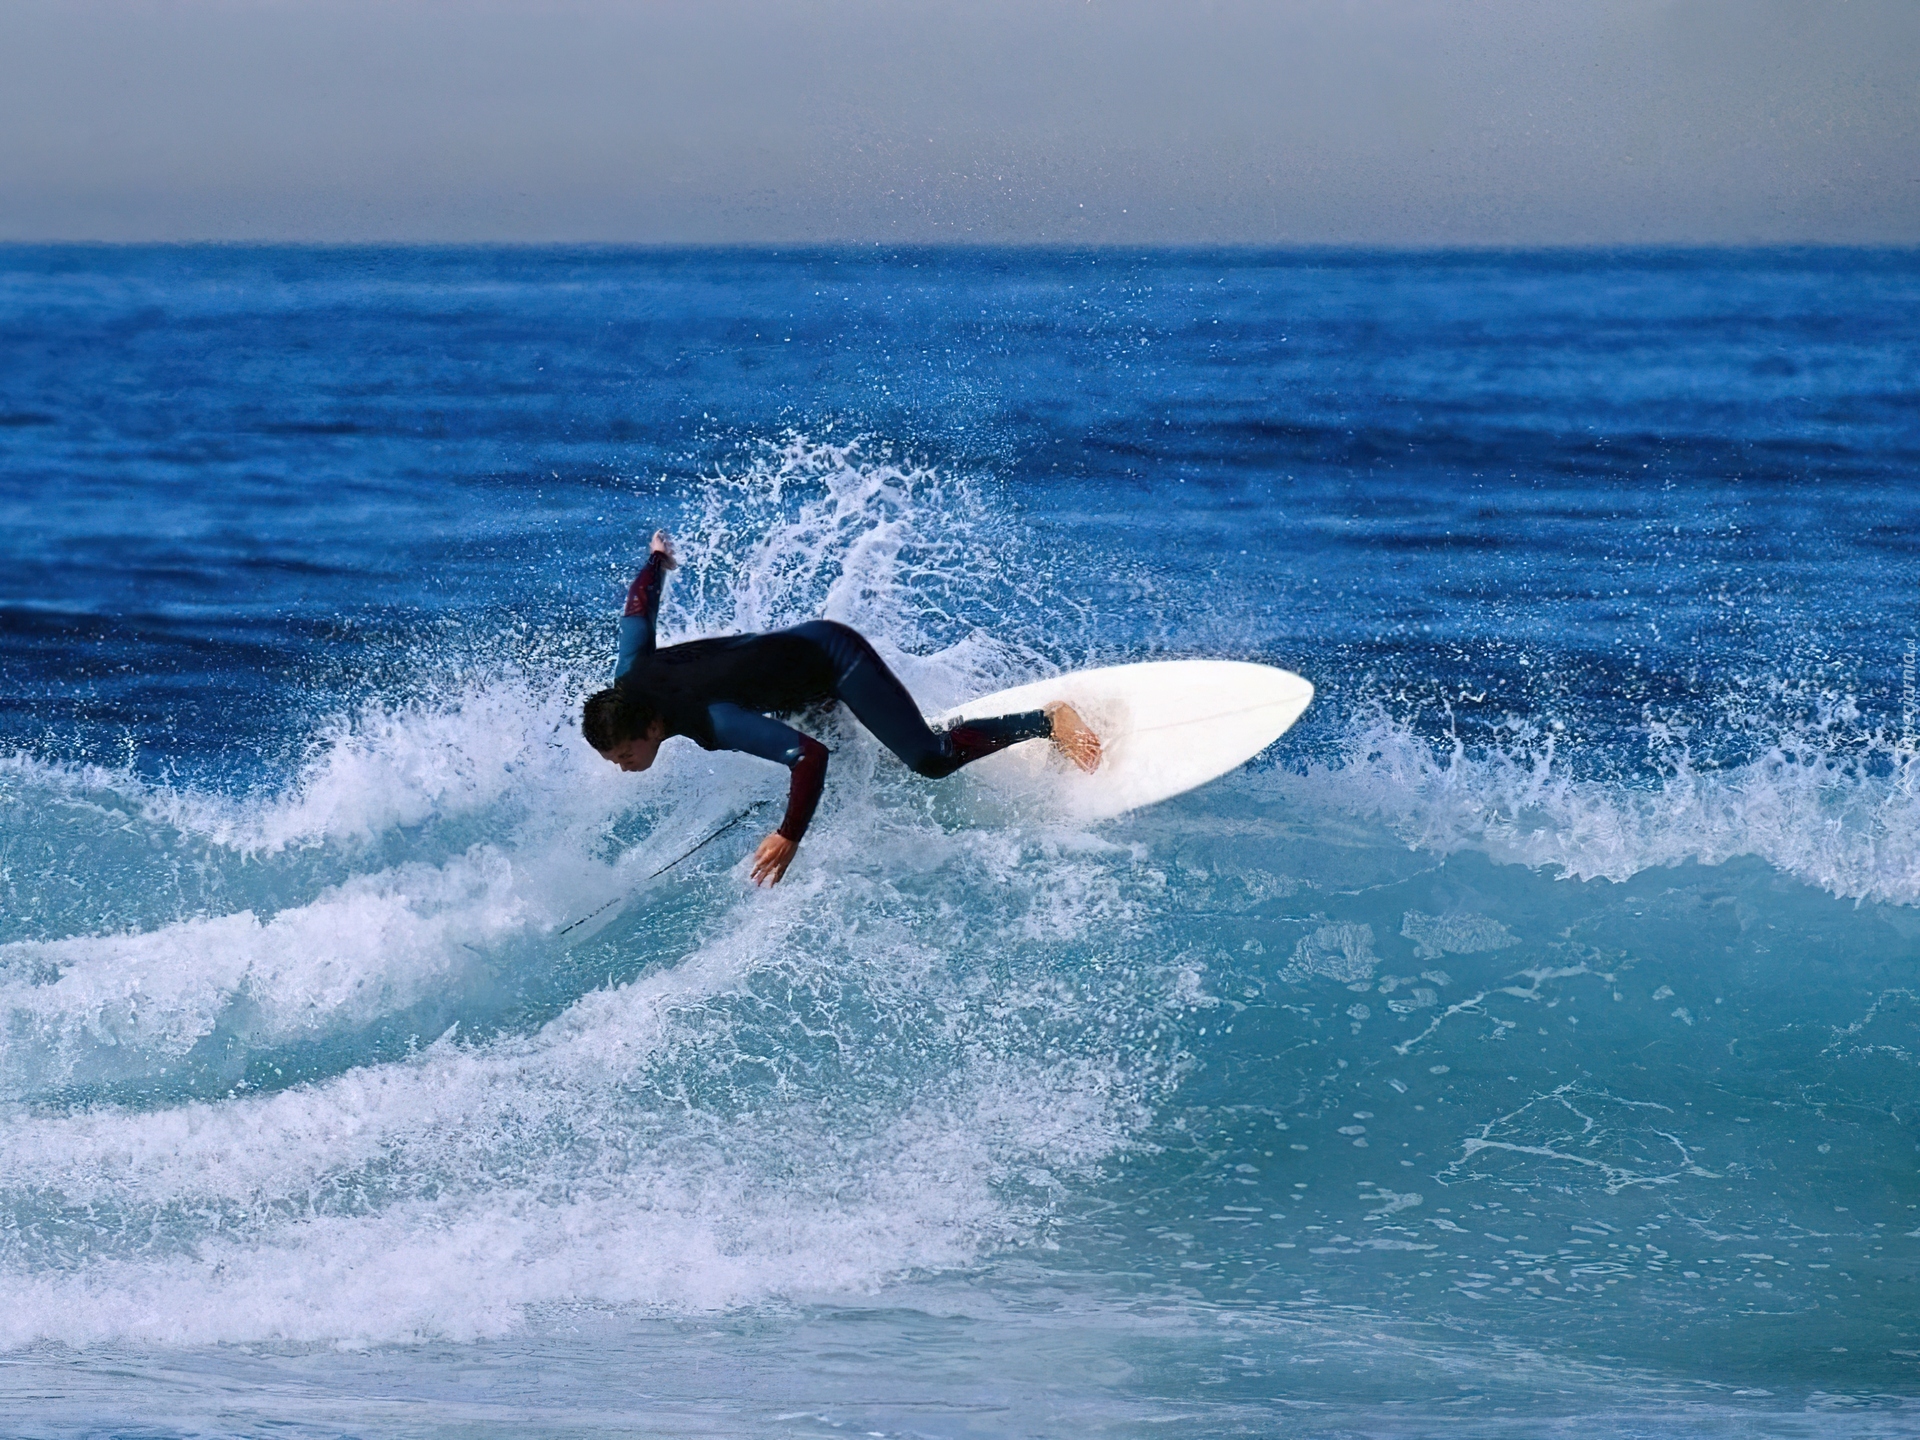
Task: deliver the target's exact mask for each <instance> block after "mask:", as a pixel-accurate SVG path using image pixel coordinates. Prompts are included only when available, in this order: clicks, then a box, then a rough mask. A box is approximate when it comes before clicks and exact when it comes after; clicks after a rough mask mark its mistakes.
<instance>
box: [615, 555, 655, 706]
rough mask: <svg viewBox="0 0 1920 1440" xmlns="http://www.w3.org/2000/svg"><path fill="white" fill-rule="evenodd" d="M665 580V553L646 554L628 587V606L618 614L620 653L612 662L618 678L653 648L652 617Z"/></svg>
mask: <svg viewBox="0 0 1920 1440" xmlns="http://www.w3.org/2000/svg"><path fill="white" fill-rule="evenodd" d="M666 583H667V565H666V557H665V556H663V555H661V554H660V553H659V552H657V551H656V552H655V553H654V554H652V555H649V556H647V563H646V564H645V565H643V566H641V567H640V573H639V574H638V575H636V576H634V577H633V584H631V585H629V586H628V587H627V608H626V610H625V611H623V612H622V613H621V616H620V655H619V658H618V659H617V660H615V661H614V665H613V678H614V679H616V680H618V679H619V678H620V677H621V676H622V675H624V674H626V673H627V671H629V670H631V669H632V668H633V662H634V661H635V660H637V659H639V658H640V657H641V656H642V655H648V654H651V653H652V652H653V621H654V617H655V616H656V615H658V614H659V613H660V591H661V590H662V588H664V587H665V585H666Z"/></svg>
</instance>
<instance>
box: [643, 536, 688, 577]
mask: <svg viewBox="0 0 1920 1440" xmlns="http://www.w3.org/2000/svg"><path fill="white" fill-rule="evenodd" d="M647 553H648V554H649V555H660V556H663V557H665V558H664V560H663V562H662V563H664V564H665V565H666V567H667V569H669V570H678V569H679V568H680V562H679V561H678V560H677V559H675V558H674V554H673V537H672V536H671V535H669V534H667V532H666V531H664V530H656V531H654V532H653V543H652V544H651V545H649V546H648V547H647Z"/></svg>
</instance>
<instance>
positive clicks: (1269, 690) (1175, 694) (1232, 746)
mask: <svg viewBox="0 0 1920 1440" xmlns="http://www.w3.org/2000/svg"><path fill="white" fill-rule="evenodd" d="M1055 700H1064V701H1066V702H1067V704H1069V705H1071V706H1073V708H1074V709H1075V710H1077V711H1078V712H1079V713H1080V717H1081V719H1083V720H1085V721H1086V722H1087V724H1089V725H1091V726H1092V727H1093V729H1094V731H1095V733H1096V734H1098V735H1099V736H1100V743H1101V746H1102V750H1103V753H1102V755H1101V759H1100V768H1099V769H1098V770H1096V771H1095V772H1094V773H1093V774H1091V775H1087V774H1083V773H1082V772H1081V771H1080V770H1078V769H1077V768H1075V766H1074V765H1073V764H1072V763H1071V762H1070V761H1068V760H1067V759H1066V757H1065V756H1063V755H1061V754H1060V752H1059V751H1058V750H1056V749H1054V747H1053V744H1052V742H1051V741H1047V740H1029V741H1025V742H1024V743H1022V744H1019V745H1014V746H1010V747H1009V748H1008V749H1005V750H1002V751H1001V752H1000V753H999V754H998V755H989V756H988V757H987V758H986V759H984V760H977V761H975V762H974V763H973V764H971V765H969V766H968V767H967V768H966V769H965V770H964V771H962V772H961V773H962V774H963V775H967V776H971V777H972V778H973V779H974V780H975V781H977V782H978V783H980V784H982V785H985V786H988V787H990V788H992V789H994V790H998V791H1002V792H1005V793H1007V794H1009V795H1010V796H1019V797H1031V798H1033V799H1036V800H1040V801H1043V802H1044V803H1045V805H1046V808H1047V809H1049V810H1051V811H1053V812H1055V813H1057V814H1060V815H1062V816H1064V817H1067V818H1071V819H1076V820H1101V819H1105V818H1107V817H1108V816H1112V815H1121V814H1125V813H1126V812H1127V811H1129V810H1137V809H1139V808H1140V807H1141V806H1142V805H1152V804H1154V803H1156V802H1158V801H1161V800H1166V799H1169V798H1171V797H1172V796H1175V795H1179V794H1182V793H1183V792H1185V791H1188V790H1191V789H1193V788H1194V787H1196V786H1199V785H1204V784H1206V783H1207V781H1209V780H1215V779H1218V778H1219V777H1220V776H1222V775H1225V774H1226V773H1227V772H1228V771H1230V770H1234V769H1237V768H1238V767H1239V766H1241V765H1243V764H1245V763H1246V762H1247V761H1249V760H1251V759H1252V758H1253V757H1254V756H1255V755H1258V754H1259V753H1260V752H1261V751H1262V750H1264V749H1266V748H1267V746H1269V745H1271V744H1272V743H1273V742H1274V741H1275V740H1278V739H1279V738H1280V737H1281V736H1282V735H1284V734H1285V733H1286V732H1287V730H1288V729H1289V727H1291V726H1292V724H1293V722H1294V721H1296V720H1298V719H1299V718H1300V716H1301V713H1302V712H1303V711H1305V710H1306V708H1307V706H1308V704H1309V703H1310V702H1311V701H1312V700H1313V686H1312V685H1311V684H1310V683H1309V682H1308V681H1306V680H1303V679H1302V678H1301V677H1300V676H1298V675H1295V674H1294V673H1292V672H1291V671H1289V670H1279V669H1275V668H1274V667H1273V666H1271V665H1250V664H1247V663H1245V662H1244V661H1238V660H1159V661H1152V662H1149V663H1147V664H1143V665H1112V666H1108V667H1106V668H1104V669H1100V670H1079V671H1075V672H1074V673H1072V674H1069V675H1056V676H1054V677H1053V678H1052V679H1051V680H1036V681H1035V682H1034V683H1033V684H1031V685H1019V686H1015V687H1014V688H1013V689H1011V690H1002V691H999V692H998V693H997V694H993V695H982V696H981V697H980V698H979V699H978V700H969V701H968V702H967V703H966V704H965V705H961V706H957V707H956V708H954V709H952V710H949V711H947V713H946V714H944V715H941V716H940V717H938V719H937V720H936V721H935V722H934V723H936V724H942V725H950V724H952V723H953V722H955V721H957V720H969V719H978V718H982V717H985V716H989V715H1009V714H1016V713H1018V712H1020V711H1022V710H1038V709H1039V708H1041V707H1042V706H1043V705H1046V704H1048V703H1050V702H1051V701H1055Z"/></svg>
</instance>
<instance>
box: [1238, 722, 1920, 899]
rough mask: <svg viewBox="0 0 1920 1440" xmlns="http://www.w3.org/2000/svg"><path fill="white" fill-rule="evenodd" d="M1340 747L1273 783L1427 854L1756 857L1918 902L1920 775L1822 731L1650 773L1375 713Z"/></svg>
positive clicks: (1669, 756) (1624, 866) (1650, 859)
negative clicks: (1632, 774) (1596, 769)
mask: <svg viewBox="0 0 1920 1440" xmlns="http://www.w3.org/2000/svg"><path fill="white" fill-rule="evenodd" d="M1655 738H1657V737H1655ZM1342 749H1343V754H1342V755H1341V757H1340V758H1339V759H1338V760H1335V761H1331V762H1316V763H1315V764H1313V765H1312V766H1311V767H1309V768H1308V770H1307V772H1306V773H1305V774H1304V775H1297V776H1282V777H1279V779H1278V780H1277V782H1276V783H1278V784H1279V785H1281V786H1282V788H1283V789H1285V790H1286V791H1287V792H1288V793H1290V794H1292V795H1294V796H1296V797H1298V798H1299V799H1301V800H1304V801H1308V802H1310V803H1315V804H1319V805H1324V806H1326V807H1328V808H1331V809H1336V810H1340V811H1344V812H1346V813H1350V814H1358V815H1362V816H1366V817H1370V818H1374V819H1378V820H1381V821H1384V822H1385V823H1386V824H1388V825H1389V826H1391V827H1392V829H1393V830H1394V831H1395V832H1396V833H1397V834H1398V835H1399V836H1401V838H1403V839H1404V840H1405V841H1407V842H1408V843H1409V844H1412V845H1416V846H1419V847H1421V848H1424V849H1430V850H1435V851H1439V852H1441V853H1446V852H1449V851H1454V850H1461V849H1477V850H1481V851H1484V852H1485V853H1486V854H1488V855H1490V856H1492V857H1493V858H1494V859H1496V860H1501V861H1505V862H1509V863H1515V864H1521V865H1528V866H1552V867H1555V868H1557V869H1559V870H1561V871H1563V872H1564V873H1566V874H1568V875H1571V876H1575V877H1578V878H1581V879H1590V878H1595V877H1600V878H1605V879H1608V880H1616V881H1618V880H1625V879H1627V878H1629V877H1631V876H1633V875H1636V874H1638V873H1639V872H1641V871H1643V870H1647V869H1651V868H1654V867H1657V866H1667V865H1677V864H1681V863H1684V862H1686V861H1697V862H1699V863H1702V864H1707V865H1716V864H1720V863H1722V862H1724V861H1726V860H1730V859H1733V858H1735V857H1737V856H1754V857H1757V858H1759V859H1761V860H1764V861H1766V862H1767V863H1769V864H1771V865H1773V866H1775V867H1776V868H1778V869H1780V870H1782V871H1784V872H1786V873H1787V874H1789V875H1793V876H1796V877H1798V878H1800V879H1802V880H1804V881H1806V882H1808V883H1809V884H1812V885H1817V886H1819V887H1820V888H1822V889H1824V890H1827V891H1829V892H1831V893H1832V894H1835V895H1839V896H1842V897H1845V898H1848V899H1868V900H1879V901H1889V902H1892V903H1896V904H1903V905H1912V904H1915V903H1920V783H1916V781H1920V771H1916V770H1915V769H1914V767H1913V765H1912V763H1911V762H1905V763H1904V764H1902V763H1901V762H1899V761H1897V760H1896V761H1895V762H1893V765H1892V767H1891V773H1887V771H1888V766H1887V765H1885V764H1882V765H1881V766H1880V767H1879V768H1878V769H1876V767H1875V765H1874V763H1873V761H1874V759H1875V756H1874V755H1873V754H1872V753H1867V754H1861V753H1859V751H1858V750H1857V748H1844V747H1841V746H1839V745H1838V744H1835V743H1829V742H1826V741H1824V740H1823V739H1822V738H1821V737H1820V736H1818V735H1813V736H1796V735H1782V736H1781V737H1780V738H1779V739H1778V740H1777V741H1776V742H1775V743H1774V744H1772V745H1771V746H1769V747H1768V748H1767V749H1766V750H1764V751H1763V752H1762V753H1761V754H1759V755H1758V756H1756V757H1755V758H1753V759H1751V760H1748V761H1746V762H1745V763H1742V764H1738V765H1731V766H1727V767H1725V768H1702V767H1697V766H1696V765H1695V764H1694V763H1693V762H1692V761H1691V760H1689V759H1688V757H1687V756H1686V755H1685V753H1684V752H1673V751H1668V752H1666V753H1663V754H1662V755H1661V757H1660V759H1661V770H1660V771H1659V773H1657V774H1656V775H1654V776H1653V777H1651V778H1649V779H1648V780H1647V781H1646V782H1644V783H1636V782H1635V781H1633V780H1631V779H1628V780H1619V779H1605V780H1602V779H1590V778H1583V777H1582V776H1581V775H1579V774H1578V773H1577V771H1576V767H1575V765H1574V764H1573V763H1572V762H1571V760H1570V759H1569V757H1567V756H1565V755H1563V754H1561V753H1559V751H1558V750H1557V748H1556V747H1555V746H1554V745H1553V744H1551V743H1547V744H1543V745H1540V746H1537V747H1535V746H1529V745H1521V744H1515V745H1513V746H1512V747H1511V748H1501V747H1499V746H1489V747H1485V748H1481V749H1478V750H1469V749H1468V748H1467V747H1466V746H1465V745H1463V744H1460V743H1459V742H1457V741H1452V742H1446V743H1438V744H1437V743H1435V742H1434V741H1433V740H1431V739H1429V738H1428V737H1426V736H1424V735H1422V734H1421V733H1419V732H1418V731H1416V730H1415V729H1414V728H1413V727H1412V726H1411V725H1409V724H1407V723H1405V722H1404V721H1401V720H1399V719H1396V718H1394V717H1393V716H1391V715H1389V714H1387V713H1385V712H1384V711H1381V710H1379V709H1369V710H1367V711H1365V712H1363V713H1362V714H1360V715H1359V716H1357V717H1355V718H1354V719H1353V721H1352V722H1351V723H1350V726H1349V728H1348V732H1347V735H1346V738H1345V742H1344V744H1343V747H1342ZM1879 758H1880V759H1881V760H1883V761H1884V760H1885V758H1886V757H1884V756H1882V757H1879Z"/></svg>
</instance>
